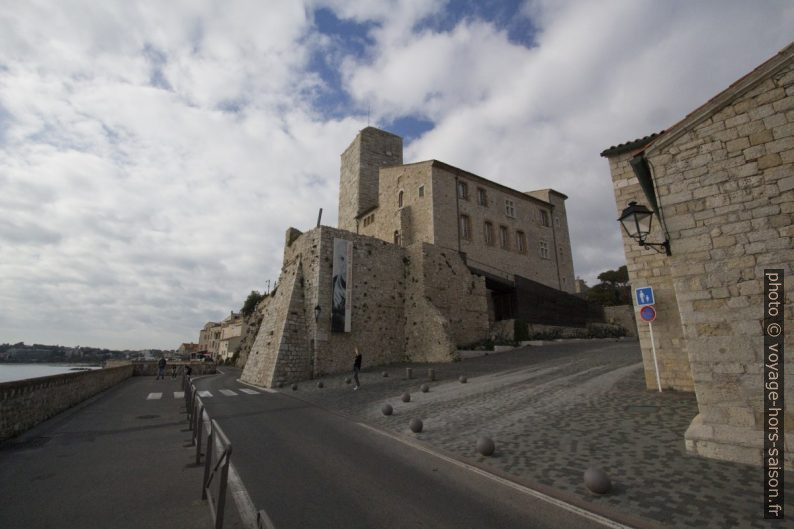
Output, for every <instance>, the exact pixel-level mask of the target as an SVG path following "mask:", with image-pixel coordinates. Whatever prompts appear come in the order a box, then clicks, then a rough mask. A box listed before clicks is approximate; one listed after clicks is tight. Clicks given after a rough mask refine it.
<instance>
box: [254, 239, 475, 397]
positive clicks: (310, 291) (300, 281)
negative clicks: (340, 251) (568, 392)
mask: <svg viewBox="0 0 794 529" xmlns="http://www.w3.org/2000/svg"><path fill="white" fill-rule="evenodd" d="M335 238H340V239H346V240H349V241H352V242H353V260H352V267H353V269H352V277H351V278H349V279H348V280H349V281H352V299H351V300H350V302H351V303H352V315H351V317H352V329H351V332H349V333H332V332H331V331H330V328H331V300H332V261H333V241H334V239H335ZM278 285H279V286H278V289H277V290H276V292H275V294H274V295H273V297H272V300H271V301H270V302H269V303H268V304H267V306H266V308H265V315H264V317H263V321H262V325H261V327H260V329H259V333H258V334H257V337H256V339H255V341H254V344H253V347H252V349H251V353H250V356H249V359H248V362H247V363H246V365H245V368H244V370H243V375H242V379H243V380H244V381H246V382H250V383H253V384H257V385H262V386H268V387H271V386H273V385H277V384H278V383H287V382H292V381H297V380H303V379H308V378H316V377H321V376H323V375H325V374H329V373H338V372H343V371H347V370H350V369H351V367H352V359H353V348H354V346H357V347H358V348H359V349H360V350H361V352H362V353H363V366H364V367H366V366H371V365H380V364H387V363H391V362H402V361H406V360H412V361H422V362H426V361H431V362H444V361H450V360H452V359H454V355H455V353H456V350H457V348H458V346H459V345H462V344H463V343H464V341H465V342H466V343H469V342H474V341H477V340H481V339H484V338H486V337H487V334H488V314H487V303H486V299H485V281H484V279H482V278H480V277H477V276H474V275H472V274H471V273H470V272H469V270H468V269H467V268H466V266H465V264H464V263H463V262H462V261H461V259H460V257H459V255H458V254H457V253H456V252H451V251H445V250H443V249H439V248H436V247H434V246H432V245H428V244H422V243H419V244H414V245H410V246H408V247H402V246H397V245H394V244H389V243H387V242H385V241H382V240H380V239H376V238H373V237H367V236H363V235H356V234H354V233H351V232H349V231H345V230H338V229H334V228H329V227H325V226H322V227H319V228H315V229H313V230H311V231H308V232H306V233H303V234H300V235H297V230H294V229H290V231H289V235H288V244H287V247H286V248H285V252H284V265H283V268H282V273H281V278H280V279H279V283H278ZM315 307H319V308H320V312H319V316H318V317H317V320H316V321H315Z"/></svg>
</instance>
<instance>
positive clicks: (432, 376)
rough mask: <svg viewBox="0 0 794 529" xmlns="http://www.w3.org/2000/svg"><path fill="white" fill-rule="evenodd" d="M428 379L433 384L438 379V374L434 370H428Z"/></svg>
mask: <svg viewBox="0 0 794 529" xmlns="http://www.w3.org/2000/svg"><path fill="white" fill-rule="evenodd" d="M427 379H428V380H429V381H430V382H432V381H434V380H435V379H436V372H435V370H434V369H433V368H430V369H428V370H427Z"/></svg>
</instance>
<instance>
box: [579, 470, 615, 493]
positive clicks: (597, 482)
mask: <svg viewBox="0 0 794 529" xmlns="http://www.w3.org/2000/svg"><path fill="white" fill-rule="evenodd" d="M584 484H585V486H586V487H587V488H588V489H589V490H591V491H592V492H595V493H596V494H606V493H607V492H609V491H610V490H611V489H612V481H610V479H609V476H607V473H606V472H604V471H603V470H602V469H600V468H597V467H590V468H588V469H587V470H586V471H585V473H584Z"/></svg>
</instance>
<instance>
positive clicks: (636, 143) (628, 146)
mask: <svg viewBox="0 0 794 529" xmlns="http://www.w3.org/2000/svg"><path fill="white" fill-rule="evenodd" d="M661 134H664V131H663V130H660V131H659V132H654V133H653V134H651V135H650V136H645V137H644V138H637V139H636V140H631V141H627V142H625V143H621V144H620V145H613V146H612V147H609V148H608V149H604V150H603V151H601V156H605V157H609V156H615V155H616V154H623V153H624V152H629V151H633V150H634V149H639V148H640V147H643V146H645V145H648V144H649V143H651V142H652V141H653V140H655V139H656V138H657V137H658V136H660V135H661Z"/></svg>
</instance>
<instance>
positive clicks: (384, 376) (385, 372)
mask: <svg viewBox="0 0 794 529" xmlns="http://www.w3.org/2000/svg"><path fill="white" fill-rule="evenodd" d="M381 376H382V377H383V378H386V377H388V376H389V372H388V371H384V372H383V373H381Z"/></svg>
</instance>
